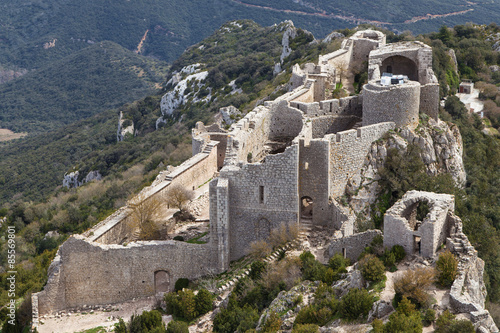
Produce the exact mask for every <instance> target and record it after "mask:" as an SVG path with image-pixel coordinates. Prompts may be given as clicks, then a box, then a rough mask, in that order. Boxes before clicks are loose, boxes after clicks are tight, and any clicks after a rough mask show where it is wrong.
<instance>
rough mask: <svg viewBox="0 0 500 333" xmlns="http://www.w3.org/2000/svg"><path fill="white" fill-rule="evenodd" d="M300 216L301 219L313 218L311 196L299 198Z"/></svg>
mask: <svg viewBox="0 0 500 333" xmlns="http://www.w3.org/2000/svg"><path fill="white" fill-rule="evenodd" d="M300 217H301V218H303V219H312V218H313V199H312V198H311V197H307V196H305V197H302V198H301V199H300Z"/></svg>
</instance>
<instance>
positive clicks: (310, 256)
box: [299, 251, 316, 262]
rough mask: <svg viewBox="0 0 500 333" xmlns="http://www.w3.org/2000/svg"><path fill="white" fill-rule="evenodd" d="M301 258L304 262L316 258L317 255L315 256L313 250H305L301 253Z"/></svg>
mask: <svg viewBox="0 0 500 333" xmlns="http://www.w3.org/2000/svg"><path fill="white" fill-rule="evenodd" d="M299 258H300V260H302V262H304V261H306V260H308V259H316V257H315V256H314V254H312V253H311V252H309V251H304V252H302V253H301V254H300V256H299Z"/></svg>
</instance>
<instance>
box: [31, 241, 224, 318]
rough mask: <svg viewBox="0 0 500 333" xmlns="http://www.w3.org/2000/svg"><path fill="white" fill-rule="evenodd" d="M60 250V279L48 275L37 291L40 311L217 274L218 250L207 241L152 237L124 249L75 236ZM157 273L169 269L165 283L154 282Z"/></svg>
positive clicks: (118, 298)
mask: <svg viewBox="0 0 500 333" xmlns="http://www.w3.org/2000/svg"><path fill="white" fill-rule="evenodd" d="M59 254H60V260H61V264H60V267H59V272H58V279H57V280H54V279H49V281H48V282H47V285H46V286H45V288H44V290H43V291H41V292H39V293H38V294H37V296H38V301H39V314H40V315H44V314H50V313H53V312H57V311H60V310H65V309H72V308H80V307H82V306H83V305H103V304H113V303H118V302H124V301H127V300H130V299H133V298H140V297H147V296H153V295H155V294H156V293H157V292H159V291H160V292H165V291H171V290H173V289H174V284H175V281H177V279H179V278H188V279H195V278H199V277H201V276H203V275H207V274H209V273H217V272H218V270H217V258H216V255H215V252H214V250H213V248H212V247H211V246H210V245H208V244H189V243H184V242H177V241H151V242H137V243H132V244H129V245H128V246H126V247H125V246H121V245H103V244H98V243H95V242H89V241H88V240H86V239H84V237H82V236H80V235H77V236H73V237H71V238H70V239H68V240H67V241H66V242H65V243H64V244H63V245H62V246H61V247H60V249H59ZM159 271H162V272H165V273H164V278H163V281H161V284H159V282H160V281H155V274H156V273H157V272H159ZM165 276H166V279H165Z"/></svg>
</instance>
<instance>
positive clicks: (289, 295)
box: [257, 281, 319, 330]
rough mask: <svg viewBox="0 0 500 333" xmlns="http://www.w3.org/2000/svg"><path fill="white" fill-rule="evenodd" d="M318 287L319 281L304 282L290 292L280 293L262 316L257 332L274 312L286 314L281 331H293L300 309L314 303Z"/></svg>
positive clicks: (283, 316) (283, 317)
mask: <svg viewBox="0 0 500 333" xmlns="http://www.w3.org/2000/svg"><path fill="white" fill-rule="evenodd" d="M318 285H319V282H318V281H317V282H311V281H304V282H302V283H301V284H299V285H298V286H295V287H293V288H292V289H290V290H289V291H282V292H280V293H279V294H278V296H277V297H276V298H275V299H274V300H273V302H272V303H271V305H269V307H268V308H267V309H266V310H265V311H264V312H263V313H262V315H261V316H260V318H259V323H258V325H257V330H259V328H261V327H262V325H264V323H265V322H266V320H267V318H268V317H269V315H270V314H271V313H272V312H274V313H284V315H282V316H281V319H282V320H283V324H282V325H281V329H283V330H291V329H292V327H293V323H294V321H295V317H296V316H297V314H298V313H299V311H300V309H301V308H303V307H304V306H305V305H308V304H310V303H311V302H312V300H313V297H314V293H315V292H316V289H317V287H318Z"/></svg>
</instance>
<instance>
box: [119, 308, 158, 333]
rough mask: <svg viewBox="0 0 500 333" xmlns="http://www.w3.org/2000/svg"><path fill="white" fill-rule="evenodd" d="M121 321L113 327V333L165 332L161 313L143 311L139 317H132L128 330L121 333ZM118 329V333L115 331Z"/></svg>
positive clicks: (122, 326) (122, 327)
mask: <svg viewBox="0 0 500 333" xmlns="http://www.w3.org/2000/svg"><path fill="white" fill-rule="evenodd" d="M123 324H124V323H123V320H122V321H120V322H119V323H118V326H116V327H115V332H129V333H147V332H158V333H160V332H165V325H164V324H163V320H162V318H161V313H160V312H159V311H157V310H151V311H143V312H142V314H141V315H139V316H136V315H132V318H130V322H129V324H128V330H125V331H123V329H124V325H123ZM117 329H118V331H117Z"/></svg>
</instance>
